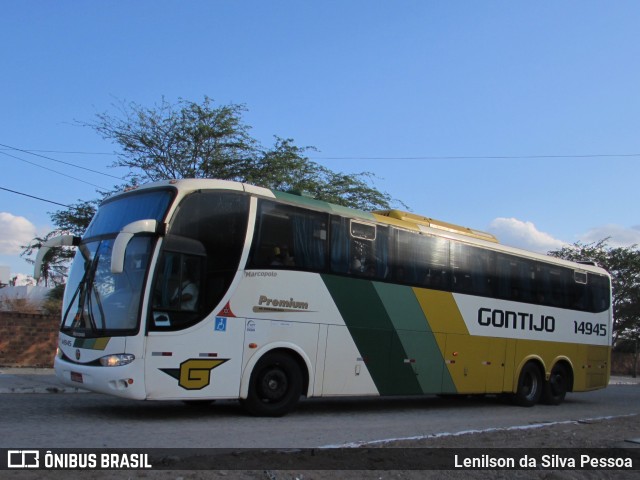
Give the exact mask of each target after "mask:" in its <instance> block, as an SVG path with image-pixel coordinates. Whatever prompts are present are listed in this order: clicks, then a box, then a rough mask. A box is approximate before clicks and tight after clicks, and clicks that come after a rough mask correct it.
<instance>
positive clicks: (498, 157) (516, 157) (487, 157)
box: [0, 143, 640, 180]
mask: <svg viewBox="0 0 640 480" xmlns="http://www.w3.org/2000/svg"><path fill="white" fill-rule="evenodd" d="M0 147H6V149H7V150H17V151H20V152H24V153H29V154H32V155H36V154H35V153H34V152H40V153H64V154H75V155H110V156H116V155H117V154H116V153H109V152H82V151H66V150H36V149H24V150H23V149H19V148H15V147H11V146H9V145H3V144H1V143H0ZM2 150H3V149H1V148H0V153H2ZM37 156H39V157H42V158H46V159H48V160H53V161H54V162H60V163H65V164H67V165H71V166H73V167H76V168H82V169H84V170H89V171H91V172H94V173H98V174H100V175H106V176H110V177H113V178H117V179H118V180H124V179H123V178H120V177H116V176H113V175H109V174H107V173H103V172H98V171H96V170H91V169H89V168H86V167H82V166H79V165H74V164H73V163H67V162H63V161H62V160H57V159H55V158H50V157H46V156H44V155H37ZM626 157H640V153H622V154H619V153H600V154H577V155H465V156H461V155H416V156H406V157H393V156H391V157H370V156H358V155H355V156H336V157H317V156H310V157H309V158H310V159H312V160H519V159H523V160H526V159H544V158H626Z"/></svg>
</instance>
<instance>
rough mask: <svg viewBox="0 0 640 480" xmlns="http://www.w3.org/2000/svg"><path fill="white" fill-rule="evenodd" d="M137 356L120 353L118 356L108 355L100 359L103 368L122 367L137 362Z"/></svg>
mask: <svg viewBox="0 0 640 480" xmlns="http://www.w3.org/2000/svg"><path fill="white" fill-rule="evenodd" d="M135 358H136V357H135V355H132V354H130V353H118V354H116V355H107V356H106V357H102V358H101V359H100V365H102V366H103V367H121V366H123V365H128V364H130V363H131V362H133V361H134V360H135Z"/></svg>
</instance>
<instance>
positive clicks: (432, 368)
mask: <svg viewBox="0 0 640 480" xmlns="http://www.w3.org/2000/svg"><path fill="white" fill-rule="evenodd" d="M374 287H375V289H376V291H377V292H378V296H379V297H380V299H381V300H382V303H383V304H384V306H385V309H386V310H387V313H388V315H389V317H390V318H391V322H392V323H393V327H394V329H395V331H396V333H397V335H398V338H399V340H400V342H401V344H402V348H403V349H404V351H405V352H406V355H407V358H406V359H405V361H406V362H408V363H409V364H410V366H411V368H412V369H413V371H414V375H415V376H416V379H417V380H418V382H419V384H420V388H421V390H422V393H440V392H441V391H443V389H444V390H445V391H451V388H453V389H454V390H453V391H455V387H453V381H452V379H451V375H450V374H449V371H448V370H447V369H446V368H444V361H443V357H442V352H441V350H440V347H438V342H437V341H436V338H435V336H434V334H433V332H432V331H431V328H430V326H429V323H428V322H427V319H426V317H425V314H424V312H423V310H422V308H421V306H420V303H419V302H418V299H417V298H416V296H415V293H414V292H413V289H412V288H410V287H405V286H401V285H393V284H389V283H379V282H376V283H374Z"/></svg>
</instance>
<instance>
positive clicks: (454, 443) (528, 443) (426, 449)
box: [3, 415, 640, 480]
mask: <svg viewBox="0 0 640 480" xmlns="http://www.w3.org/2000/svg"><path fill="white" fill-rule="evenodd" d="M634 440H637V442H639V443H636V442H634ZM518 448H527V449H552V448H553V449H557V448H563V449H564V448H569V449H571V448H577V449H580V451H579V453H580V452H583V451H585V449H592V448H598V449H602V448H610V449H620V448H626V449H632V450H627V452H625V451H621V450H613V451H609V452H614V453H612V455H613V454H614V455H616V456H618V457H624V456H625V455H626V456H630V458H632V459H633V462H634V468H635V470H633V471H630V470H624V469H618V470H614V471H612V470H603V469H596V470H587V469H585V470H582V469H564V470H562V469H559V470H552V469H548V468H547V469H527V470H518V469H516V470H469V469H464V470H463V469H461V468H460V469H453V466H452V467H451V468H452V470H406V469H403V468H406V464H405V460H408V462H409V463H411V459H412V458H413V459H415V458H416V455H429V454H431V453H433V455H434V456H438V455H441V452H446V453H447V454H448V457H447V455H445V457H446V458H448V459H449V460H448V461H450V459H451V458H452V457H453V456H452V454H451V451H449V450H442V449H463V450H455V452H458V453H462V454H465V452H471V454H473V455H474V456H478V455H482V454H485V453H488V454H496V453H497V454H498V455H500V452H501V453H502V455H503V456H504V455H507V456H510V453H509V452H510V451H509V450H505V449H518ZM464 449H472V450H464ZM345 450H348V452H345V451H344V450H336V451H328V452H327V451H325V450H322V451H316V452H309V451H300V452H263V451H244V452H240V453H238V452H234V453H230V454H228V455H226V454H225V455H223V456H222V457H216V458H211V457H207V458H191V459H183V460H181V459H177V458H174V459H172V458H169V459H167V461H168V462H169V464H168V465H167V466H169V467H170V466H171V462H174V463H175V467H178V468H179V467H180V466H181V465H182V462H183V461H184V462H187V463H186V464H187V465H189V467H190V468H194V467H196V468H201V470H181V469H176V470H154V471H109V472H101V471H93V472H91V475H90V476H91V478H99V479H108V480H115V479H149V480H203V479H225V480H226V479H229V480H294V479H295V480H329V479H337V478H354V479H366V480H369V479H371V480H395V479H409V480H414V479H415V480H417V479H423V478H427V479H430V478H434V479H436V478H437V479H444V480H446V479H463V478H465V479H466V478H472V479H474V478H478V479H480V478H498V479H500V478H504V479H507V478H508V479H512V478H515V479H520V478H522V479H529V478H533V479H549V480H551V479H600V478H616V479H632V478H633V479H637V478H639V477H640V474H639V469H640V416H639V415H633V416H626V417H621V418H614V419H602V420H593V421H588V422H566V423H562V424H555V425H548V426H534V427H532V428H527V429H513V430H495V431H490V432H483V433H467V434H460V435H448V436H441V437H434V438H427V439H421V440H409V441H396V442H389V443H384V444H382V443H381V444H372V445H363V446H361V447H359V448H352V449H345ZM555 451H558V452H560V456H561V457H566V456H569V455H570V454H569V453H566V455H565V452H570V450H569V451H564V450H555ZM555 451H554V452H555ZM513 452H518V454H521V453H522V452H523V451H518V450H513ZM524 452H525V453H526V452H531V453H532V456H535V454H536V453H538V452H541V451H540V450H538V451H536V450H533V451H524ZM547 453H548V452H547ZM552 453H553V452H552ZM265 455H267V456H273V455H283V456H284V457H283V458H286V459H289V460H288V461H285V463H286V464H287V465H289V466H288V467H286V468H287V469H282V470H276V469H270V470H266V469H264V468H260V469H256V470H214V469H215V468H216V467H219V466H221V464H222V465H224V462H227V461H231V462H233V464H234V465H237V466H239V467H240V468H242V466H244V465H247V466H251V465H252V463H253V462H256V464H258V465H259V464H260V462H261V461H262V460H264V459H265V458H267V457H265ZM296 455H302V456H306V457H307V459H308V458H309V457H308V456H309V455H312V456H313V455H315V456H318V455H319V456H321V457H322V462H323V463H322V464H324V463H326V464H328V465H330V467H329V468H331V470H310V469H304V468H301V469H297V468H296V467H304V465H306V463H305V462H299V461H297V460H296V458H299V457H296ZM363 458H366V459H369V461H370V464H371V465H374V468H375V470H353V469H351V466H352V465H353V464H350V463H349V462H350V461H352V460H355V461H360V460H362V459H363ZM422 458H424V457H422ZM538 458H540V457H538ZM427 463H428V462H427ZM403 465H404V467H403ZM266 467H268V465H266ZM236 468H237V467H236ZM4 474H8V475H4ZM3 478H15V479H24V480H35V479H38V478H55V479H60V480H63V479H64V480H68V479H76V478H77V479H80V478H87V472H79V471H55V472H46V471H39V472H16V471H10V472H6V471H5V472H3Z"/></svg>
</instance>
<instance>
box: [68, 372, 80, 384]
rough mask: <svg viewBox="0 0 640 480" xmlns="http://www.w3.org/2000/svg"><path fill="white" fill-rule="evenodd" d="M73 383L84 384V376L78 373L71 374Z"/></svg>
mask: <svg viewBox="0 0 640 480" xmlns="http://www.w3.org/2000/svg"><path fill="white" fill-rule="evenodd" d="M71 381H72V382H78V383H83V382H82V374H81V373H78V372H71Z"/></svg>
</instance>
